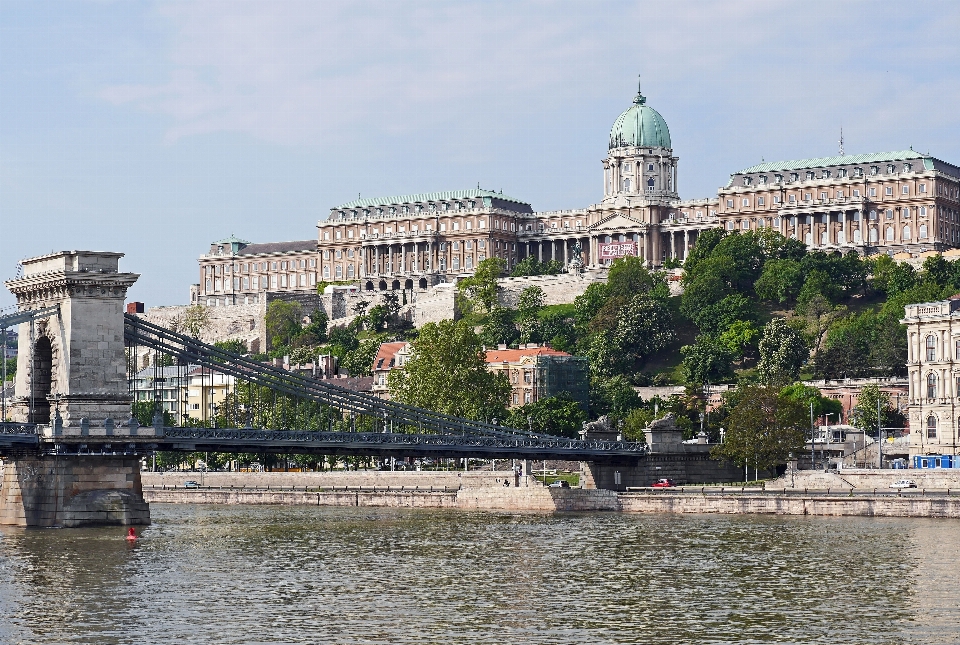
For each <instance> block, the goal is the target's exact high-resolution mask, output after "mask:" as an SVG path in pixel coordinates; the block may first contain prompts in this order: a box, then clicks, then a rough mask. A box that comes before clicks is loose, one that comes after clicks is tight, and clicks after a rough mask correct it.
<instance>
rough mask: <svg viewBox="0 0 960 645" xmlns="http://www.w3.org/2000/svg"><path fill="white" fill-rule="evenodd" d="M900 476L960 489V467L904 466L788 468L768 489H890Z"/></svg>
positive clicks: (933, 486) (927, 484) (931, 485)
mask: <svg viewBox="0 0 960 645" xmlns="http://www.w3.org/2000/svg"><path fill="white" fill-rule="evenodd" d="M898 479H909V480H912V481H914V482H916V484H917V488H927V489H931V490H933V489H948V488H949V489H953V490H960V469H957V470H953V469H936V470H933V469H931V470H925V469H914V468H907V469H904V470H869V469H862V468H858V469H856V470H854V469H852V468H850V469H844V470H842V471H840V472H839V473H831V472H823V471H822V470H818V471H814V470H799V471H793V472H787V473H786V474H785V475H783V476H782V477H779V478H778V479H776V480H774V481H772V482H767V485H766V488H767V489H768V490H771V489H772V490H782V489H799V490H803V489H819V490H824V489H827V488H831V489H851V488H857V489H866V490H873V489H876V490H878V491H880V490H883V491H889V490H890V484H892V483H893V482H895V481H897V480H898Z"/></svg>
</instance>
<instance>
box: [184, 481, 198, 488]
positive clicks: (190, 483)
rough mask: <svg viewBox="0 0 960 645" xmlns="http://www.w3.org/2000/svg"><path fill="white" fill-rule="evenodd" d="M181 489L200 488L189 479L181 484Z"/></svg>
mask: <svg viewBox="0 0 960 645" xmlns="http://www.w3.org/2000/svg"><path fill="white" fill-rule="evenodd" d="M183 487H184V488H200V484H198V483H197V482H195V481H193V480H192V479H190V480H187V481H185V482H183Z"/></svg>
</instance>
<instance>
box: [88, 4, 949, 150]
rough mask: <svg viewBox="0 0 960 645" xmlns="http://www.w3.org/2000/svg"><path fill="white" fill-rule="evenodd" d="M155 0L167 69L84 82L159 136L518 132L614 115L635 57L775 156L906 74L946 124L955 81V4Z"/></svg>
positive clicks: (684, 109) (899, 113)
mask: <svg viewBox="0 0 960 645" xmlns="http://www.w3.org/2000/svg"><path fill="white" fill-rule="evenodd" d="M923 4H924V3H920V5H923ZM155 11H156V15H157V16H158V17H160V18H161V19H162V20H163V21H165V22H166V23H167V24H168V25H169V28H170V32H169V33H170V36H169V52H168V61H169V65H170V70H169V73H168V75H167V77H166V79H165V80H163V81H162V82H159V83H144V82H130V83H123V84H114V85H110V86H108V87H105V88H104V89H103V90H102V91H101V92H100V96H101V97H102V98H103V99H105V100H107V101H109V102H111V103H114V104H117V105H126V106H132V107H135V108H136V109H139V110H142V111H145V112H149V113H154V114H159V115H162V116H164V117H165V119H166V120H167V124H168V125H167V129H166V139H167V140H168V141H176V140H178V139H181V138H183V137H189V136H193V135H200V134H207V133H213V132H238V133H244V134H247V135H249V136H251V137H254V138H256V139H260V140H263V141H267V142H270V143H274V144H279V145H282V146H297V147H302V146H306V147H315V146H323V147H326V146H376V145H380V144H382V143H383V142H384V141H388V140H397V139H403V138H404V137H411V136H413V137H418V138H421V139H424V140H434V141H438V142H442V143H446V144H449V143H450V142H453V143H455V144H462V143H464V142H477V141H482V140H485V139H486V140H491V139H495V138H496V137H497V136H522V135H523V134H524V133H527V132H530V131H531V128H534V129H537V128H540V129H549V128H556V129H560V128H569V126H570V124H569V117H570V115H571V114H573V115H576V114H578V113H580V112H594V111H598V110H599V111H602V112H603V113H604V114H607V113H610V114H614V115H615V111H616V110H617V109H620V107H623V106H625V105H626V104H627V101H629V98H630V96H631V95H632V92H633V88H632V85H633V83H634V82H635V81H634V80H633V78H635V75H636V74H638V73H640V74H642V77H643V82H644V88H645V91H646V93H647V94H648V96H650V97H651V103H655V104H656V105H657V107H658V109H661V111H666V112H669V113H671V114H672V115H678V116H671V118H670V119H668V121H670V122H671V125H672V126H674V127H673V129H674V130H675V132H674V134H675V137H676V135H677V134H679V135H680V136H679V140H681V141H682V140H683V139H684V135H683V133H682V132H677V126H681V127H683V128H684V129H685V130H686V132H687V133H689V134H691V135H692V136H697V137H703V136H704V133H703V132H702V131H701V130H702V129H703V128H704V127H706V124H712V125H713V130H712V131H711V132H710V134H709V136H711V137H714V138H715V140H714V141H713V142H712V144H713V145H715V146H719V147H723V148H724V149H725V150H729V148H730V147H731V146H732V147H733V148H734V149H735V148H737V146H740V147H743V148H751V147H752V146H751V145H750V144H749V142H748V141H746V139H748V138H749V139H752V140H755V141H761V140H762V141H765V142H766V145H767V147H768V149H769V151H770V154H773V155H775V154H777V150H778V149H779V148H789V147H790V146H791V145H793V143H794V142H795V141H796V140H797V139H798V138H804V137H809V131H810V130H811V129H818V130H821V131H823V135H822V136H823V137H824V141H827V140H832V139H835V138H836V130H837V129H838V127H839V124H840V123H841V122H842V123H843V125H844V127H845V130H846V131H848V138H849V139H850V140H851V141H858V140H863V141H865V142H866V141H868V140H869V139H870V138H871V135H870V134H869V133H868V132H866V128H890V127H891V126H892V125H894V124H896V123H897V122H898V121H899V122H900V123H901V124H902V123H903V122H904V121H905V120H906V119H909V118H913V119H916V118H917V116H918V115H917V106H916V103H915V99H914V98H913V96H912V95H913V93H915V92H922V94H923V96H925V97H926V96H929V97H933V96H937V97H938V98H937V99H936V100H933V101H930V103H931V104H932V105H930V106H929V107H930V112H929V113H928V114H926V115H925V116H923V117H922V119H929V120H932V121H933V122H935V123H936V124H937V127H948V126H950V127H955V126H956V123H957V117H956V115H955V113H953V112H952V111H951V110H949V109H948V108H947V106H948V105H951V104H952V103H954V102H955V100H956V99H958V98H960V95H958V89H957V87H956V84H955V83H954V82H953V80H952V79H953V78H955V73H956V72H957V71H958V70H957V60H958V51H960V50H958V44H957V41H956V39H955V38H954V37H953V36H952V35H951V30H952V29H953V28H954V27H956V25H957V24H958V22H960V21H958V18H960V13H958V11H960V10H958V8H955V7H954V6H952V5H943V4H939V3H938V4H933V5H929V6H926V7H924V6H919V7H918V6H916V3H915V10H911V12H910V13H911V17H910V18H909V19H905V20H896V21H892V22H891V21H890V20H889V15H888V14H887V12H884V11H881V10H879V8H878V6H877V5H875V4H870V3H859V2H848V3H827V2H801V3H783V2H769V1H768V0H747V1H743V2H726V1H708V0H700V1H697V2H686V1H679V2H671V3H659V2H658V3H653V2H599V1H598V2H588V3H583V2H559V1H558V2H549V1H541V2H532V3H530V2H526V3H516V2H495V1H489V2H458V3H441V2H410V1H404V0H398V1H395V2H382V1H381V2H369V1H368V2H329V1H325V2H312V1H311V2H283V3H277V2H258V1H248V2H243V3H223V2H218V1H213V2H187V3H177V4H166V3H164V4H161V5H159V6H158V7H157V8H156V10H155ZM618 106H620V107H618ZM608 118H609V117H608ZM591 125H592V124H591ZM603 126H604V127H605V126H606V123H604V124H603ZM580 127H583V126H582V125H581V126H580ZM805 132H806V133H807V134H804V133H805ZM747 133H749V137H748V136H746V135H747ZM545 136H547V137H548V138H550V135H549V134H547V133H545ZM554 136H556V135H554ZM738 138H739V139H740V140H741V141H736V139H738ZM452 147H456V146H452Z"/></svg>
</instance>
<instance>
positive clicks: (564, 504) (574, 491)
mask: <svg viewBox="0 0 960 645" xmlns="http://www.w3.org/2000/svg"><path fill="white" fill-rule="evenodd" d="M457 507H458V508H462V509H484V510H495V509H500V510H511V511H617V510H620V505H619V502H618V501H617V493H615V492H614V491H610V490H585V489H579V488H547V487H544V486H532V487H530V488H505V487H504V488H499V489H498V488H464V489H463V490H461V491H458V492H457Z"/></svg>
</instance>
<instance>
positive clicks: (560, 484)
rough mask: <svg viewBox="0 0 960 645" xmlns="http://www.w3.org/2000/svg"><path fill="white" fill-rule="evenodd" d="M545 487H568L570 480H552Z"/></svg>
mask: <svg viewBox="0 0 960 645" xmlns="http://www.w3.org/2000/svg"><path fill="white" fill-rule="evenodd" d="M547 488H570V482H568V481H566V480H564V479H558V480H557V481H555V482H552V483H551V484H550V485H549V486H548V487H547Z"/></svg>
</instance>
